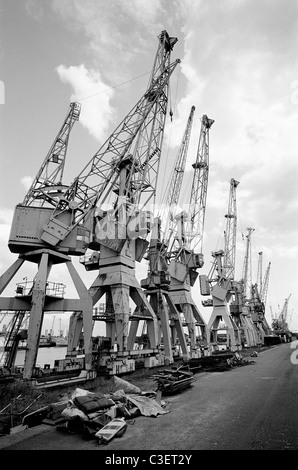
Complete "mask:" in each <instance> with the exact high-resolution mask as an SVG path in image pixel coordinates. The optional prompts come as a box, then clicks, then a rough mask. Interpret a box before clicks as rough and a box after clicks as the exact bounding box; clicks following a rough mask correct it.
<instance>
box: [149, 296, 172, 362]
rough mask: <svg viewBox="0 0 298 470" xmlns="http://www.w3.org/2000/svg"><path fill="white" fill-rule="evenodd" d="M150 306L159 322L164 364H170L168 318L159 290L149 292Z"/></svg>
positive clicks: (170, 350)
mask: <svg viewBox="0 0 298 470" xmlns="http://www.w3.org/2000/svg"><path fill="white" fill-rule="evenodd" d="M148 295H149V296H150V304H151V306H152V308H153V310H154V311H155V312H156V314H157V317H158V319H159V321H160V325H161V332H162V338H163V346H164V354H165V363H166V364H172V363H173V362H174V358H173V351H172V343H171V330H170V318H169V310H168V306H167V305H166V303H165V299H164V296H163V295H162V292H161V291H160V289H158V290H156V291H152V292H151V291H149V292H148Z"/></svg>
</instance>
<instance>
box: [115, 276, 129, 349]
mask: <svg viewBox="0 0 298 470" xmlns="http://www.w3.org/2000/svg"><path fill="white" fill-rule="evenodd" d="M111 294H112V300H113V307H114V315H115V340H114V341H113V338H112V342H116V343H117V348H118V351H127V337H128V327H129V286H124V285H120V286H112V287H111Z"/></svg>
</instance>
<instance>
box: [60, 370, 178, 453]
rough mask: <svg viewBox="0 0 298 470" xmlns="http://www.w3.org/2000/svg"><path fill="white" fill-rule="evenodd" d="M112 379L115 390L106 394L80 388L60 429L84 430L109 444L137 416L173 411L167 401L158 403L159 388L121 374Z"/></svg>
mask: <svg viewBox="0 0 298 470" xmlns="http://www.w3.org/2000/svg"><path fill="white" fill-rule="evenodd" d="M111 380H112V386H111V390H110V392H109V393H106V394H102V393H100V392H98V393H97V392H90V391H88V390H84V389H81V388H76V389H75V391H74V392H73V394H72V395H71V398H70V399H69V401H68V403H67V404H66V406H65V407H64V409H63V410H62V412H61V418H63V419H64V424H63V425H60V426H59V425H58V426H57V429H58V430H64V431H66V432H68V433H71V434H76V433H83V434H84V435H87V436H88V437H94V438H97V439H98V442H99V443H102V444H108V442H110V440H111V439H112V438H114V437H119V436H121V435H123V433H124V432H125V431H126V429H127V422H132V421H133V420H134V419H135V418H136V417H137V416H147V417H157V416H159V415H163V414H166V413H169V411H168V410H165V405H166V403H165V402H163V403H162V404H161V403H158V402H157V400H156V397H157V392H156V391H145V392H144V391H142V390H141V389H140V388H139V387H136V386H135V385H133V384H131V383H129V382H127V381H126V380H123V379H120V378H119V377H117V376H113V378H112V379H111ZM162 405H163V406H162Z"/></svg>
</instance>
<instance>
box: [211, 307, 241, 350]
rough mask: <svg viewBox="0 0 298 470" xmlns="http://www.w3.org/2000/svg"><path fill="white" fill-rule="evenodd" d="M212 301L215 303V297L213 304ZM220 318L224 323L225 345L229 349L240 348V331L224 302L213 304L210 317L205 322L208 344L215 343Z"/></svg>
mask: <svg viewBox="0 0 298 470" xmlns="http://www.w3.org/2000/svg"><path fill="white" fill-rule="evenodd" d="M214 303H215V299H213V304H214ZM220 320H222V321H223V322H224V323H225V325H226V333H227V342H226V345H227V347H228V348H230V349H231V351H236V350H240V349H241V342H240V332H239V329H238V327H237V325H236V323H235V322H234V320H233V318H232V316H231V315H230V312H229V310H228V306H227V303H226V302H225V303H224V304H221V305H214V307H213V311H212V313H211V317H210V319H209V322H208V324H207V343H208V345H210V344H211V343H212V342H213V343H217V331H218V326H219V322H220ZM211 333H213V334H214V338H213V340H211Z"/></svg>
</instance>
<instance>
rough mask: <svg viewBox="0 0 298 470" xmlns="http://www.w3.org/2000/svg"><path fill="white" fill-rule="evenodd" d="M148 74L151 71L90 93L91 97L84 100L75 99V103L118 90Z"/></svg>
mask: <svg viewBox="0 0 298 470" xmlns="http://www.w3.org/2000/svg"><path fill="white" fill-rule="evenodd" d="M150 73H151V71H150V72H145V73H143V74H142V75H138V76H137V77H134V78H131V79H130V80H127V81H126V82H122V83H119V84H118V85H115V86H109V87H107V88H105V89H104V90H101V91H97V92H96V93H92V95H88V96H85V97H84V98H81V99H76V101H84V100H87V99H88V98H92V97H93V96H95V95H100V94H101V93H106V92H107V91H109V90H112V89H114V88H118V87H120V86H122V85H126V84H127V83H130V82H133V81H134V80H137V79H138V78H141V77H145V75H149V74H150Z"/></svg>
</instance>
